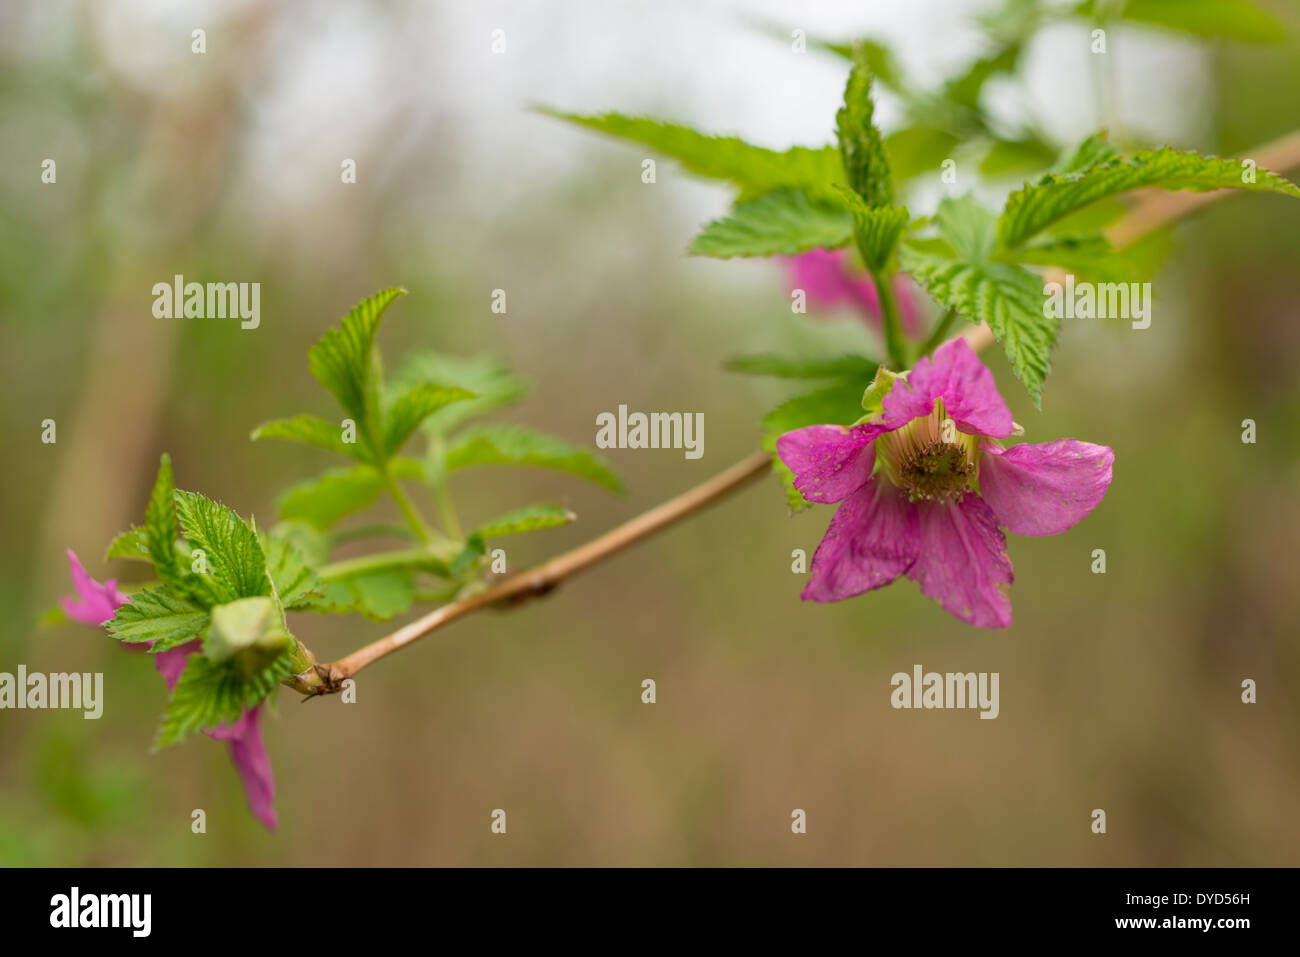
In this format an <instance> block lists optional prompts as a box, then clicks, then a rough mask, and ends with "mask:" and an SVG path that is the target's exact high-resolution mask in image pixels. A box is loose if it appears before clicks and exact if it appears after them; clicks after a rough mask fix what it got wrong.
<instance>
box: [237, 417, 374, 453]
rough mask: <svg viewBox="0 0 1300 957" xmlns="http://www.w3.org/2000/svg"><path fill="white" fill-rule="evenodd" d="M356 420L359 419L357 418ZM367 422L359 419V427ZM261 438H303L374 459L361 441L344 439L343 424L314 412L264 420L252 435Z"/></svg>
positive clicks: (307, 443)
mask: <svg viewBox="0 0 1300 957" xmlns="http://www.w3.org/2000/svg"><path fill="white" fill-rule="evenodd" d="M354 421H357V420H354ZM363 428H364V426H363V425H362V424H361V423H360V421H357V429H358V430H359V431H360V430H362V429H363ZM250 437H251V438H252V439H253V441H257V440H258V439H288V440H289V441H290V442H302V443H304V444H306V445H314V446H316V447H317V448H321V449H328V450H329V451H331V452H338V453H340V454H342V455H346V456H348V457H349V458H353V459H356V460H357V461H359V462H370V461H372V460H373V456H372V454H371V450H370V449H369V448H367V447H366V445H364V444H363V443H361V442H344V441H343V424H342V423H340V424H338V425H331V424H330V423H329V422H326V421H325V420H324V419H322V418H320V417H318V416H315V415H295V416H294V417H293V418H292V419H273V420H271V421H270V422H263V423H262V424H261V425H259V426H258V427H257V428H255V429H254V430H253V431H252V433H251V436H250Z"/></svg>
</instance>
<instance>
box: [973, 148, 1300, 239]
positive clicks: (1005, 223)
mask: <svg viewBox="0 0 1300 957" xmlns="http://www.w3.org/2000/svg"><path fill="white" fill-rule="evenodd" d="M1244 172H1245V170H1244V168H1243V167H1242V165H1241V163H1240V162H1239V161H1238V160H1231V159H1221V158H1219V157H1217V156H1200V155H1198V154H1196V153H1182V152H1179V151H1177V150H1171V149H1168V148H1161V149H1156V150H1143V151H1141V152H1139V153H1136V154H1134V155H1133V156H1129V157H1115V158H1112V159H1109V160H1104V161H1102V162H1100V163H1096V164H1094V165H1092V166H1090V167H1088V168H1087V169H1085V170H1082V171H1080V172H1076V173H1070V174H1051V175H1048V176H1045V177H1043V178H1042V179H1040V180H1039V181H1038V182H1036V183H1034V184H1032V185H1028V186H1025V187H1024V188H1023V189H1020V190H1017V191H1016V192H1014V193H1012V194H1011V195H1010V196H1009V197H1008V198H1007V205H1006V208H1005V209H1004V210H1003V212H1002V216H1001V218H1000V219H999V220H998V240H999V242H1000V243H1001V244H1002V245H1003V246H1004V247H1006V248H1008V249H1014V248H1015V247H1017V246H1019V245H1021V244H1022V243H1023V242H1024V241H1025V240H1027V239H1028V238H1029V237H1031V236H1033V235H1034V234H1035V233H1037V232H1039V231H1040V230H1042V229H1045V228H1046V227H1048V226H1050V225H1051V224H1052V223H1054V222H1057V221H1058V220H1060V219H1062V218H1063V217H1065V216H1068V215H1069V214H1071V213H1073V212H1075V211H1076V210H1079V209H1081V208H1083V207H1085V206H1087V205H1089V204H1091V203H1094V202H1096V201H1097V200H1099V199H1103V198H1105V197H1107V196H1114V195H1115V194H1117V193H1122V192H1126V191H1128V190H1132V189H1138V188H1141V187H1145V186H1159V187H1160V188H1162V189H1170V190H1196V191H1205V190H1211V189H1246V190H1250V191H1253V192H1276V193H1282V194H1284V195H1287V196H1293V197H1297V198H1300V187H1297V186H1296V185H1295V184H1294V183H1291V182H1289V181H1288V180H1286V179H1283V178H1282V177H1281V176H1278V175H1277V174H1276V173H1270V172H1269V171H1267V170H1262V169H1260V170H1256V171H1255V182H1253V183H1247V182H1243V178H1242V177H1243V173H1244Z"/></svg>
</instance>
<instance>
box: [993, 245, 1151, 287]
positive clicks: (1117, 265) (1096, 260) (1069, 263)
mask: <svg viewBox="0 0 1300 957" xmlns="http://www.w3.org/2000/svg"><path fill="white" fill-rule="evenodd" d="M1014 258H1015V261H1016V262H1018V263H1021V264H1024V265H1030V266H1057V267H1059V268H1061V269H1064V270H1065V271H1066V272H1071V273H1074V274H1075V275H1076V276H1077V277H1079V278H1080V279H1084V280H1087V281H1089V282H1137V281H1138V280H1139V279H1141V278H1143V273H1142V272H1141V271H1140V270H1139V269H1138V263H1137V261H1136V260H1134V259H1132V258H1131V257H1130V256H1129V255H1128V252H1127V251H1126V252H1125V254H1124V255H1120V253H1119V252H1117V251H1116V249H1115V247H1114V246H1112V245H1111V244H1110V241H1109V240H1108V239H1107V238H1106V237H1105V236H1103V235H1102V234H1100V233H1094V234H1092V235H1090V236H1063V237H1058V238H1054V239H1049V240H1047V241H1046V242H1042V243H1031V244H1030V245H1027V246H1022V247H1021V248H1020V249H1017V250H1016V251H1015V254H1014Z"/></svg>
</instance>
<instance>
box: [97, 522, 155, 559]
mask: <svg viewBox="0 0 1300 957" xmlns="http://www.w3.org/2000/svg"><path fill="white" fill-rule="evenodd" d="M104 558H105V560H107V559H110V558H125V559H131V560H134V561H141V562H150V563H152V562H153V559H152V558H150V557H149V539H148V537H147V536H146V535H145V530H144V529H143V528H141V527H140V526H139V525H132V526H131V527H130V528H129V529H127V530H126V531H125V532H123V533H122V534H120V535H118V536H117V538H115V539H113V540H112V541H111V542H109V543H108V551H107V552H106V553H105V555H104Z"/></svg>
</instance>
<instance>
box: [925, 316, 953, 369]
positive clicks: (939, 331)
mask: <svg viewBox="0 0 1300 957" xmlns="http://www.w3.org/2000/svg"><path fill="white" fill-rule="evenodd" d="M956 319H957V310H956V309H949V310H948V311H947V312H945V313H944V314H943V317H942V318H940V320H939V324H938V325H936V326H935V327H934V331H933V332H931V333H930V338H928V339H926V340H925V345H923V346H921V351H920V353H918V354H917V358H918V359H919V358H921V356H928V355H929V354H930V353H931V352H933V351H934V350H935V349H937V348H939V345H940V344H941V343H942V342H943V340H944V339H946V338H948V330H949V329H951V328H952V324H953V322H955V321H956Z"/></svg>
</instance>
